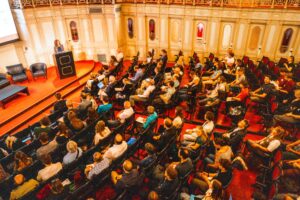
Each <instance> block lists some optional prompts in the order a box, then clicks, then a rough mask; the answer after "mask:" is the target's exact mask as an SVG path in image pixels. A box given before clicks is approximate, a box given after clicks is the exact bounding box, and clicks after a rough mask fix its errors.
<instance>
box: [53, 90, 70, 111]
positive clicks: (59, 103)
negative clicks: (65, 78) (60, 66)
mask: <svg viewBox="0 0 300 200" xmlns="http://www.w3.org/2000/svg"><path fill="white" fill-rule="evenodd" d="M54 96H55V98H56V102H55V103H54V105H53V112H61V113H63V112H65V111H66V110H68V108H67V104H66V100H64V99H62V96H61V94H60V93H59V92H57V93H55V95H54Z"/></svg>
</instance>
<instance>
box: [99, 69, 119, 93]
mask: <svg viewBox="0 0 300 200" xmlns="http://www.w3.org/2000/svg"><path fill="white" fill-rule="evenodd" d="M116 84H117V81H116V77H115V76H112V75H111V76H109V78H108V85H107V86H106V87H105V89H104V92H103V94H102V97H101V96H100V99H102V98H103V96H108V97H110V96H111V95H112V94H113V92H114V90H115V86H116Z"/></svg>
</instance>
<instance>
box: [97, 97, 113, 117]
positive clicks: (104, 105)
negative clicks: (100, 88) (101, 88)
mask: <svg viewBox="0 0 300 200" xmlns="http://www.w3.org/2000/svg"><path fill="white" fill-rule="evenodd" d="M111 108H112V104H111V103H109V98H108V97H107V96H103V98H102V104H101V105H100V106H99V107H98V109H97V112H98V114H99V115H101V114H104V113H107V112H108V111H109V110H110V109H111Z"/></svg>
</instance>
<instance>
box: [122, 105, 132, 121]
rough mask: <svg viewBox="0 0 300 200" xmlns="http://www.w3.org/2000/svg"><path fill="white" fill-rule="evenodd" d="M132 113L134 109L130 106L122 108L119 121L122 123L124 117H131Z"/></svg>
mask: <svg viewBox="0 0 300 200" xmlns="http://www.w3.org/2000/svg"><path fill="white" fill-rule="evenodd" d="M133 113H134V110H133V109H132V107H130V108H127V109H124V110H122V111H121V112H120V113H119V118H120V121H121V123H124V122H125V120H126V119H128V118H129V117H131V116H132V115H133Z"/></svg>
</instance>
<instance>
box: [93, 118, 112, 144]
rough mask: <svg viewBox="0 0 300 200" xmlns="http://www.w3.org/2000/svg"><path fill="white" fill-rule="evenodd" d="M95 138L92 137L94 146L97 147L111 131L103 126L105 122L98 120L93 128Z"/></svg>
mask: <svg viewBox="0 0 300 200" xmlns="http://www.w3.org/2000/svg"><path fill="white" fill-rule="evenodd" d="M95 132H96V133H95V136H94V145H98V144H99V142H100V141H101V140H103V139H104V138H106V137H107V136H108V135H109V134H110V133H111V131H110V130H109V128H108V127H107V126H105V122H104V121H103V120H100V121H98V122H97V124H96V126H95Z"/></svg>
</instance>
